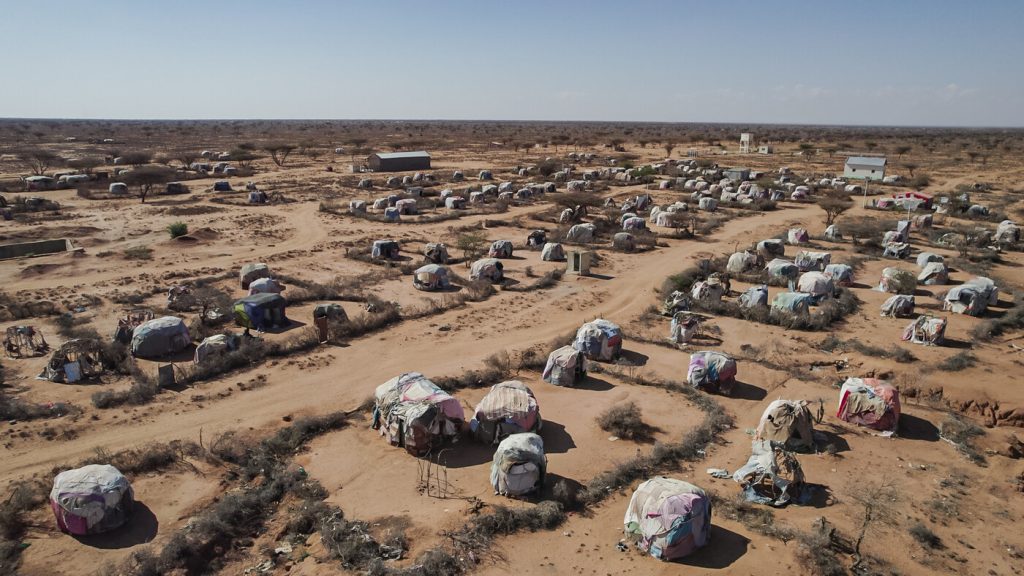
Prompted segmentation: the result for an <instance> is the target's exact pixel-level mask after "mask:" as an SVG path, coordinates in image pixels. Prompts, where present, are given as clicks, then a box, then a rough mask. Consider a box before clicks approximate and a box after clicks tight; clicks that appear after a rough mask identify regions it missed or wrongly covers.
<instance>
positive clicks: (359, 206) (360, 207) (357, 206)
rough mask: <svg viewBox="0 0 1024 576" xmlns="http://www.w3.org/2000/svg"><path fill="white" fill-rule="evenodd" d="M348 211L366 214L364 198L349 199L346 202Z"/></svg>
mask: <svg viewBox="0 0 1024 576" xmlns="http://www.w3.org/2000/svg"><path fill="white" fill-rule="evenodd" d="M348 211H349V212H350V213H352V214H366V201H365V200H351V201H349V203H348Z"/></svg>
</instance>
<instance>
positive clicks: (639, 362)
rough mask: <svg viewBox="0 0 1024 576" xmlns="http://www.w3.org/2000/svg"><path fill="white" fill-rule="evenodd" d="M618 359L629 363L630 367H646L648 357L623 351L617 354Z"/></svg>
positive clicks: (630, 351)
mask: <svg viewBox="0 0 1024 576" xmlns="http://www.w3.org/2000/svg"><path fill="white" fill-rule="evenodd" d="M619 358H621V359H622V360H624V361H626V362H628V363H629V365H630V366H646V365H647V360H648V359H649V357H648V356H647V355H646V354H641V353H640V352H636V351H634V350H623V351H621V352H619Z"/></svg>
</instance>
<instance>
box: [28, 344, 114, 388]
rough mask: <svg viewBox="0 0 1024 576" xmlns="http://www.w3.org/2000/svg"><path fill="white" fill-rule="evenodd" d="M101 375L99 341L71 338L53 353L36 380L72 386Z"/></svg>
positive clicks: (101, 357) (101, 359)
mask: <svg viewBox="0 0 1024 576" xmlns="http://www.w3.org/2000/svg"><path fill="white" fill-rule="evenodd" d="M102 373H103V354H102V347H101V346H100V343H99V341H97V340H93V339H91V338H73V339H71V340H68V341H67V342H65V343H63V344H61V346H60V348H57V349H56V350H54V351H53V354H51V355H50V359H49V360H48V361H47V362H46V365H45V366H43V370H42V372H40V373H39V376H37V377H36V378H38V379H40V380H49V381H50V382H57V383H58V384H63V383H67V384H74V383H75V382H78V381H80V380H86V379H89V378H94V377H96V376H99V375H100V374H102Z"/></svg>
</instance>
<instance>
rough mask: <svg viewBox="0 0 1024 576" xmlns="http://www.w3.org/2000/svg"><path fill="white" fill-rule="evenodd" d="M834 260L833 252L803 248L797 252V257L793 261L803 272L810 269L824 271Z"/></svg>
mask: <svg viewBox="0 0 1024 576" xmlns="http://www.w3.org/2000/svg"><path fill="white" fill-rule="evenodd" d="M831 261H832V254H831V253H829V252H811V251H809V250H801V251H799V252H797V253H796V258H794V259H793V263H794V264H796V267H797V268H799V269H800V271H801V272H807V271H810V270H813V271H817V272H823V271H824V270H825V267H826V266H828V265H829V263H830V262H831Z"/></svg>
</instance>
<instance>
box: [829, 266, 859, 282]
mask: <svg viewBox="0 0 1024 576" xmlns="http://www.w3.org/2000/svg"><path fill="white" fill-rule="evenodd" d="M825 275H826V276H828V277H829V278H831V279H832V282H834V283H835V284H836V286H850V285H851V284H853V267H852V266H850V265H849V264H829V265H828V266H825Z"/></svg>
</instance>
